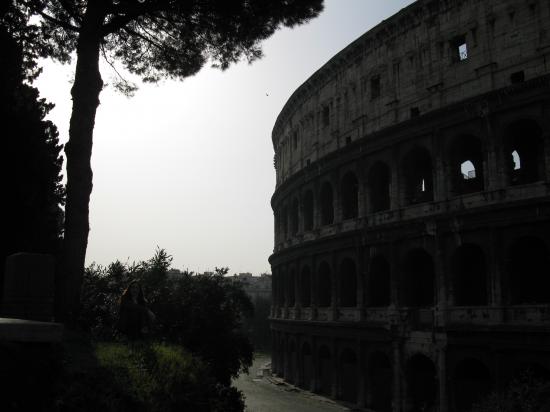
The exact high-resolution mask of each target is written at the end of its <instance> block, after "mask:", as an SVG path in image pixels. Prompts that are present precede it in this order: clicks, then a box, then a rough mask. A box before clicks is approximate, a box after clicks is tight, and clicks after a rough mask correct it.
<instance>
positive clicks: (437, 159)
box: [431, 130, 449, 201]
mask: <svg viewBox="0 0 550 412" xmlns="http://www.w3.org/2000/svg"><path fill="white" fill-rule="evenodd" d="M439 137H440V136H439V131H438V130H436V131H435V132H434V134H433V136H432V153H431V156H432V167H433V170H432V175H433V179H434V184H433V199H434V201H443V200H445V199H446V198H447V193H448V186H449V185H448V184H447V173H446V172H447V170H446V169H447V167H446V162H445V160H446V159H445V156H443V153H442V152H443V150H442V148H441V147H440V140H441V139H440V138H439Z"/></svg>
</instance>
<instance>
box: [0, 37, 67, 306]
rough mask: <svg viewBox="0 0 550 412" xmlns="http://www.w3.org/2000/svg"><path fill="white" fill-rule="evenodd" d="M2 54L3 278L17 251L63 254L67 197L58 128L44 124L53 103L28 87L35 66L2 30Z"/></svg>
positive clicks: (0, 66) (0, 120)
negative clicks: (63, 209) (61, 249)
mask: <svg viewBox="0 0 550 412" xmlns="http://www.w3.org/2000/svg"><path fill="white" fill-rule="evenodd" d="M0 50H1V52H2V54H3V55H2V64H1V65H0V124H1V130H2V133H1V138H2V151H1V152H0V153H1V154H2V155H1V160H0V163H1V164H2V168H3V172H2V180H3V182H2V185H1V187H2V192H3V202H2V203H3V204H4V212H3V214H2V231H1V233H2V237H3V239H2V247H1V254H2V262H1V266H2V267H1V273H2V274H3V272H4V265H5V263H4V262H5V257H6V256H8V255H10V254H12V253H15V252H21V251H25V252H40V253H53V254H57V253H58V252H59V251H60V243H61V236H62V227H63V211H62V209H61V206H62V205H63V203H64V198H65V194H64V187H63V185H62V183H61V179H62V176H61V168H62V164H63V158H62V157H61V156H60V151H61V149H62V146H61V145H60V144H59V141H58V133H57V128H56V127H55V125H54V124H53V123H52V122H50V121H48V120H44V117H45V116H46V114H47V113H48V112H49V111H50V110H51V108H52V107H53V105H52V104H48V103H46V101H45V100H44V99H39V93H38V90H37V89H36V88H34V87H31V86H29V85H28V84H26V83H25V79H29V78H30V77H32V76H29V73H31V72H34V73H36V66H35V65H34V64H33V63H32V62H31V61H28V60H27V61H26V62H25V63H24V59H23V51H22V47H21V46H20V45H19V44H18V42H17V41H16V40H15V39H14V38H13V36H12V35H11V34H10V33H8V32H7V31H6V30H5V29H4V28H3V27H0ZM2 278H3V277H2ZM2 283H3V282H2ZM1 287H2V284H0V289H1ZM0 299H1V295H0Z"/></svg>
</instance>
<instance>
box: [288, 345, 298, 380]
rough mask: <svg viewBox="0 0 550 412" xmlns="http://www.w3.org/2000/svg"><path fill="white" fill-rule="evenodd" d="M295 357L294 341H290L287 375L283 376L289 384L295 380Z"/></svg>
mask: <svg viewBox="0 0 550 412" xmlns="http://www.w3.org/2000/svg"><path fill="white" fill-rule="evenodd" d="M296 355H297V353H296V343H295V342H294V339H291V340H290V342H289V344H288V374H287V375H286V376H285V378H286V380H287V381H289V382H290V383H294V382H295V379H296V364H297V363H298V362H297V356H296Z"/></svg>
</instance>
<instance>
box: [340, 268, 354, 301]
mask: <svg viewBox="0 0 550 412" xmlns="http://www.w3.org/2000/svg"><path fill="white" fill-rule="evenodd" d="M340 305H341V306H342V307H346V308H350V307H355V306H357V270H356V267H355V262H354V261H353V260H352V259H349V258H346V259H344V260H343V261H342V263H341V264H340Z"/></svg>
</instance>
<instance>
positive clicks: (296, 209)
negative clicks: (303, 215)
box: [290, 199, 300, 235]
mask: <svg viewBox="0 0 550 412" xmlns="http://www.w3.org/2000/svg"><path fill="white" fill-rule="evenodd" d="M290 223H291V225H290V226H291V227H290V229H291V231H292V234H293V235H297V234H298V231H299V228H300V203H299V202H298V199H294V200H293V201H292V213H291V219H290Z"/></svg>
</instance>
